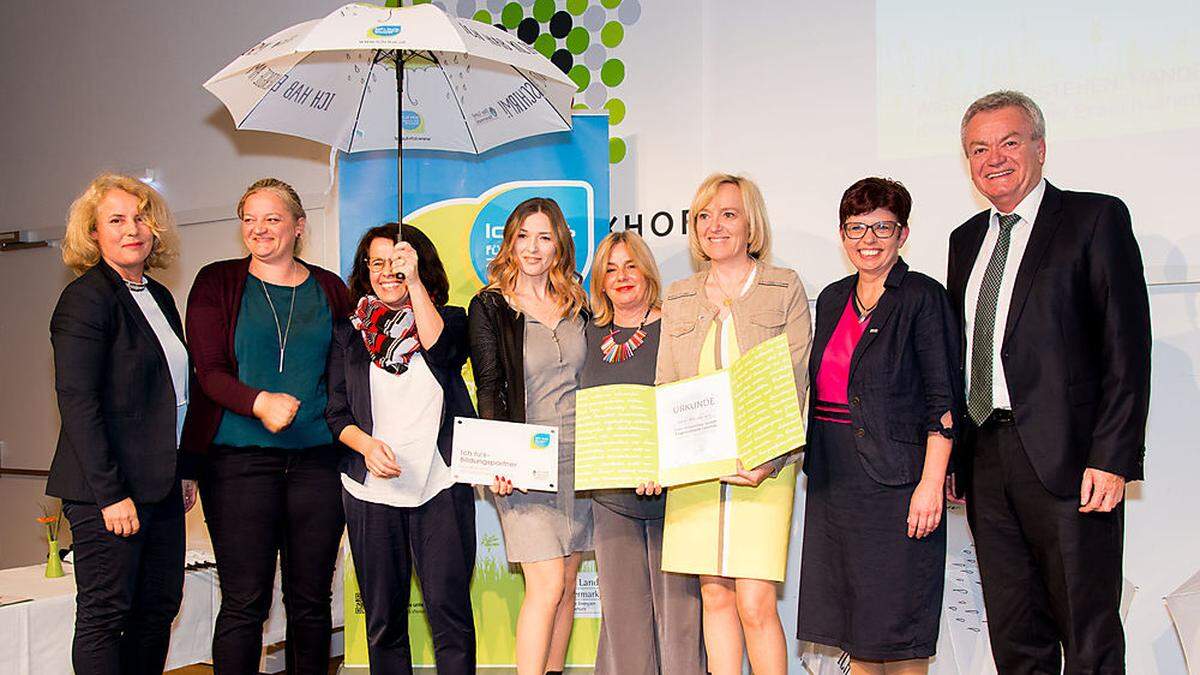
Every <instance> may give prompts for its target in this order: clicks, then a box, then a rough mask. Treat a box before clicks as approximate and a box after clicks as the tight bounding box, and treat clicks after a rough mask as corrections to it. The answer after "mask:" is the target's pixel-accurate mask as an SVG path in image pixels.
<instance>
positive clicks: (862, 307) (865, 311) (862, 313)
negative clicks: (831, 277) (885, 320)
mask: <svg viewBox="0 0 1200 675" xmlns="http://www.w3.org/2000/svg"><path fill="white" fill-rule="evenodd" d="M854 304H855V306H856V307H858V312H859V313H858V322H859V323H863V322H864V321H866V320H867V319H869V318H871V312H873V311H875V308H876V307H878V306H879V300H876V301H875V304H873V305H871V306H870V307H867V303H865V302H863V301H862V298H860V297H858V284H855V285H854Z"/></svg>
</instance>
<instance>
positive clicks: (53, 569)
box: [46, 539, 65, 579]
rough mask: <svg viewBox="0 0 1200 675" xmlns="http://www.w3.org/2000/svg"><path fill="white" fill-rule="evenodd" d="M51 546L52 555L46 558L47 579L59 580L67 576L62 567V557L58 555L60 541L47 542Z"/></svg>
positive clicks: (50, 540) (51, 540)
mask: <svg viewBox="0 0 1200 675" xmlns="http://www.w3.org/2000/svg"><path fill="white" fill-rule="evenodd" d="M47 541H48V542H49V544H50V555H49V557H47V558H46V578H47V579H57V578H58V577H61V576H63V575H64V574H65V572H63V567H62V557H61V556H59V555H58V541H57V540H54V539H49V540H47Z"/></svg>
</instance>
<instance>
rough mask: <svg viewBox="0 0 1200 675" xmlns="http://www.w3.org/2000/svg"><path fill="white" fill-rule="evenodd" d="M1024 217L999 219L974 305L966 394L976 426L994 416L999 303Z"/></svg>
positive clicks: (1011, 215)
mask: <svg viewBox="0 0 1200 675" xmlns="http://www.w3.org/2000/svg"><path fill="white" fill-rule="evenodd" d="M1020 219H1021V217H1020V216H1018V215H1017V214H1015V213H1010V214H1008V215H1002V216H1000V236H999V237H998V238H997V239H996V248H994V249H992V257H991V259H990V260H988V264H987V269H985V270H984V271H983V282H982V283H981V284H980V285H979V299H978V300H977V301H976V303H975V327H974V330H973V332H972V333H971V389H970V391H969V392H967V413H968V414H969V415H970V416H971V419H972V420H973V421H974V422H975V424H983V421H984V420H985V419H987V416H988V415H990V414H991V413H992V373H993V370H992V369H993V368H994V367H995V364H994V363H993V362H992V342H993V336H994V335H995V329H996V300H997V298H999V296H1000V282H1001V281H1002V280H1003V279H1004V264H1005V262H1006V261H1007V260H1008V245H1009V243H1010V242H1011V241H1012V229H1013V226H1014V225H1016V224H1017V221H1018V220H1020Z"/></svg>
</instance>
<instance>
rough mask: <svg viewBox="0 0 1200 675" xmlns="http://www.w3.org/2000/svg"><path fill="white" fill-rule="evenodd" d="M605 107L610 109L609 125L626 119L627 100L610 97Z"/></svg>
mask: <svg viewBox="0 0 1200 675" xmlns="http://www.w3.org/2000/svg"><path fill="white" fill-rule="evenodd" d="M604 109H605V110H607V111H608V123H609V125H617V124H620V123H621V122H622V121H623V120H624V119H625V102H624V101H622V100H621V99H619V98H610V99H608V100H607V101H605V102H604Z"/></svg>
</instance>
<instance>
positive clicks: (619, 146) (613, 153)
mask: <svg viewBox="0 0 1200 675" xmlns="http://www.w3.org/2000/svg"><path fill="white" fill-rule="evenodd" d="M623 159H625V140H624V139H621V138H610V139H608V163H609V164H618V163H620V161H621V160H623Z"/></svg>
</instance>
